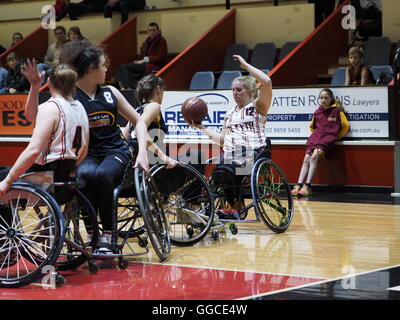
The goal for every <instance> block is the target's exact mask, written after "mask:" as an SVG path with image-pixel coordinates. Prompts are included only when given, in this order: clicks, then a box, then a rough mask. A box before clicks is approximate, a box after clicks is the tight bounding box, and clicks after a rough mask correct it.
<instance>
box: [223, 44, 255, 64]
mask: <svg viewBox="0 0 400 320" xmlns="http://www.w3.org/2000/svg"><path fill="white" fill-rule="evenodd" d="M234 54H236V55H240V56H242V57H243V59H244V60H247V59H248V57H249V48H248V47H247V45H246V44H243V43H233V44H231V45H230V46H229V47H228V49H227V50H226V52H225V58H224V66H223V71H233V70H242V69H241V68H240V65H239V63H238V62H236V61H234V60H233V59H232V56H233V55H234Z"/></svg>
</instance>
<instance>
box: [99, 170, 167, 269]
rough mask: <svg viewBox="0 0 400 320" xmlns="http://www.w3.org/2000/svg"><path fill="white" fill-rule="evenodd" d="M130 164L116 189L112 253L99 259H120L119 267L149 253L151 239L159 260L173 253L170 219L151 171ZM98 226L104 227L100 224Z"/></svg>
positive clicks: (123, 266)
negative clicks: (133, 257)
mask: <svg viewBox="0 0 400 320" xmlns="http://www.w3.org/2000/svg"><path fill="white" fill-rule="evenodd" d="M132 165H133V163H132V162H131V163H129V165H128V166H127V168H126V170H125V173H124V175H123V177H122V181H121V183H120V184H119V185H118V186H117V187H116V188H115V189H114V194H113V211H114V214H113V217H112V237H111V249H112V252H113V253H112V254H104V255H95V258H96V259H114V258H118V267H119V268H120V269H125V268H127V266H128V260H126V257H132V256H137V255H143V254H146V253H148V252H149V248H148V239H150V243H151V245H152V247H153V250H154V251H155V253H156V255H157V256H158V257H159V259H160V261H164V260H165V259H167V257H168V255H169V254H170V252H171V241H170V237H169V233H168V221H167V218H166V216H165V212H164V209H163V206H162V202H161V199H160V192H159V191H158V188H157V186H156V184H155V183H154V181H153V180H152V179H151V177H150V175H149V174H146V173H145V172H144V171H143V170H141V169H139V168H133V167H132ZM99 229H100V230H102V226H101V224H99Z"/></svg>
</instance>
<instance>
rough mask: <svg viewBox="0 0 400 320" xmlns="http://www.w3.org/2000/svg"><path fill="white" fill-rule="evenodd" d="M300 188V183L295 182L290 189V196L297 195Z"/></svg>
mask: <svg viewBox="0 0 400 320" xmlns="http://www.w3.org/2000/svg"><path fill="white" fill-rule="evenodd" d="M300 190H301V187H300V185H298V184H296V185H295V186H294V187H293V189H292V192H291V193H292V196H297V195H298V194H299V191H300Z"/></svg>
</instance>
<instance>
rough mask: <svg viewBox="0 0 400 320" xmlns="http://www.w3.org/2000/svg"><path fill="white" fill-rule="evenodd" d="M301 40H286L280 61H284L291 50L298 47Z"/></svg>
mask: <svg viewBox="0 0 400 320" xmlns="http://www.w3.org/2000/svg"><path fill="white" fill-rule="evenodd" d="M300 42H301V41H288V42H286V43H285V44H284V45H283V46H282V48H281V52H280V54H279V61H282V59H283V58H285V57H286V56H287V55H288V53H289V52H290V51H292V50H293V49H294V48H296V47H297V45H298V44H299V43H300Z"/></svg>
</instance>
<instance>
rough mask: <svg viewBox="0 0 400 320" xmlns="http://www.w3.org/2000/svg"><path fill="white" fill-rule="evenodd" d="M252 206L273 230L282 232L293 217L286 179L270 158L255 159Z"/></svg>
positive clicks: (291, 201)
mask: <svg viewBox="0 0 400 320" xmlns="http://www.w3.org/2000/svg"><path fill="white" fill-rule="evenodd" d="M251 191H252V197H253V201H254V208H255V210H256V213H257V214H258V215H259V217H260V218H261V220H262V221H263V222H264V223H265V224H266V225H267V226H268V227H269V228H270V229H271V230H272V231H274V232H277V233H281V232H284V231H285V230H286V229H287V228H288V227H289V225H290V223H291V221H292V218H293V199H292V194H291V192H290V186H289V184H288V182H287V179H286V177H285V175H284V173H283V172H282V170H281V169H280V168H279V166H278V165H277V164H276V163H274V162H273V161H272V160H270V159H267V158H261V159H258V160H257V161H256V163H255V164H254V167H253V169H252V174H251Z"/></svg>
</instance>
